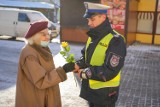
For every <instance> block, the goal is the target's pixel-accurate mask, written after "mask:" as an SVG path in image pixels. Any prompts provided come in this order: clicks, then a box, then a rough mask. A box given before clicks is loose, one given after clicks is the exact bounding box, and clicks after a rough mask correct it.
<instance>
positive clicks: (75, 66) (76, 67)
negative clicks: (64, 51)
mask: <svg viewBox="0 0 160 107" xmlns="http://www.w3.org/2000/svg"><path fill="white" fill-rule="evenodd" d="M74 68H75V69H74V70H73V72H74V73H78V70H79V66H78V65H77V64H76V63H75V65H74Z"/></svg>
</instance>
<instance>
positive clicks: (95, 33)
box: [87, 18, 113, 40]
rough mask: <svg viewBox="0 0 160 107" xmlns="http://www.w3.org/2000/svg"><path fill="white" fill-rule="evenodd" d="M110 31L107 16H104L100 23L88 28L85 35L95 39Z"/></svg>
mask: <svg viewBox="0 0 160 107" xmlns="http://www.w3.org/2000/svg"><path fill="white" fill-rule="evenodd" d="M112 31H113V29H112V28H111V26H110V23H109V20H108V18H106V20H105V21H104V22H103V23H102V24H100V25H99V26H97V27H95V28H92V29H90V30H89V31H88V32H87V35H88V36H89V37H91V38H92V39H93V40H95V39H101V38H103V37H104V36H106V35H107V34H109V33H111V32H112Z"/></svg>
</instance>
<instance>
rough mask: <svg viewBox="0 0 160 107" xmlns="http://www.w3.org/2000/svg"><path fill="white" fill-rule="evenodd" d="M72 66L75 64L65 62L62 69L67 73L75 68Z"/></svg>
mask: <svg viewBox="0 0 160 107" xmlns="http://www.w3.org/2000/svg"><path fill="white" fill-rule="evenodd" d="M74 66H75V63H73V62H70V63H66V64H65V65H63V69H64V70H65V72H66V73H67V72H70V71H73V70H74V69H75V68H74Z"/></svg>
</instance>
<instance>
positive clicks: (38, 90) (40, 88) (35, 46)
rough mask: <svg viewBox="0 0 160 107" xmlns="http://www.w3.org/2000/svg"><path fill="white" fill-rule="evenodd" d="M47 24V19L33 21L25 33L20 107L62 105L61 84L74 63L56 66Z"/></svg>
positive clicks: (19, 80)
mask: <svg viewBox="0 0 160 107" xmlns="http://www.w3.org/2000/svg"><path fill="white" fill-rule="evenodd" d="M47 25H48V22H47V21H38V22H35V23H32V24H31V26H30V28H29V30H28V32H27V33H26V35H25V38H26V39H27V41H28V43H27V44H26V45H25V46H24V47H23V49H22V51H21V54H20V58H19V66H18V76H17V84H16V107H61V98H60V90H59V85H58V84H59V83H60V82H63V81H65V80H66V79H67V77H66V73H67V72H69V71H72V70H74V64H73V63H68V64H65V65H64V66H63V67H58V68H55V65H54V61H53V57H52V54H51V51H50V49H49V47H48V43H49V40H50V37H49V34H48V28H47Z"/></svg>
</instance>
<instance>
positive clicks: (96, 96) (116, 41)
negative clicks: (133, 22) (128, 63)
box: [76, 19, 126, 105]
mask: <svg viewBox="0 0 160 107" xmlns="http://www.w3.org/2000/svg"><path fill="white" fill-rule="evenodd" d="M109 33H111V34H113V35H114V37H113V38H112V40H111V41H110V43H109V47H108V49H107V51H106V57H105V61H104V64H103V65H102V66H91V65H90V60H91V57H92V54H93V52H94V49H95V48H96V46H97V44H98V43H99V41H100V40H101V39H102V38H103V37H105V36H106V35H108V34H109ZM87 35H88V36H89V37H91V39H92V41H91V43H90V45H89V46H88V49H87V51H86V53H85V47H84V48H83V49H82V51H81V52H82V57H81V59H80V60H78V61H77V62H76V63H77V64H78V65H79V67H80V68H81V69H84V68H88V67H89V68H90V69H91V71H92V77H91V79H94V80H98V81H108V80H111V79H113V78H114V77H115V76H116V75H117V74H118V73H119V71H120V70H121V69H122V68H123V65H124V60H125V56H126V44H125V41H124V38H123V37H122V36H121V35H119V36H117V33H116V32H115V31H113V29H112V28H111V26H110V23H109V20H108V19H106V20H105V21H104V22H103V23H102V24H100V25H99V26H97V27H96V28H93V29H90V30H89V31H88V32H87ZM110 53H114V54H117V55H119V56H121V59H120V60H119V63H118V64H119V65H118V66H117V67H116V68H114V67H112V66H111V65H110V63H109V62H107V61H110V58H111V57H110V56H109V54H110ZM85 54H87V59H85ZM99 71H103V77H105V80H104V78H101V77H99V76H98V73H99ZM118 90H119V87H106V88H101V89H91V88H90V87H89V80H88V79H82V87H81V93H80V97H82V98H84V99H86V100H87V101H89V102H92V103H95V104H102V105H106V104H109V103H110V102H111V101H112V102H116V100H117V98H118Z"/></svg>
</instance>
